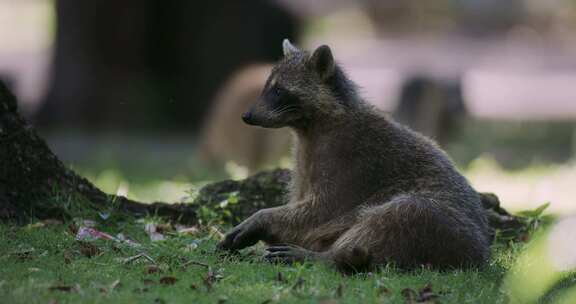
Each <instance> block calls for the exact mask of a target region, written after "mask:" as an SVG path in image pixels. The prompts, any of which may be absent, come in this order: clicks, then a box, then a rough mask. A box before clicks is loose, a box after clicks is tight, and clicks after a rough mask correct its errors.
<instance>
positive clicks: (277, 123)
mask: <svg viewBox="0 0 576 304" xmlns="http://www.w3.org/2000/svg"><path fill="white" fill-rule="evenodd" d="M273 77H274V75H272V76H271V78H270V79H269V80H268V82H267V84H266V87H265V88H264V91H263V92H262V95H261V96H260V98H259V100H258V101H257V102H256V104H255V105H254V106H252V107H251V108H250V110H248V111H247V112H246V113H244V114H243V115H242V119H243V120H244V122H245V123H247V124H249V125H255V126H261V127H264V128H281V127H290V126H295V125H296V124H298V123H299V122H300V121H301V120H302V119H303V118H304V107H303V103H302V102H301V100H300V98H299V97H298V96H297V95H296V94H295V93H293V92H290V91H289V90H288V89H286V88H285V87H284V86H282V85H281V84H280V83H279V82H276V81H275V80H274V79H273Z"/></svg>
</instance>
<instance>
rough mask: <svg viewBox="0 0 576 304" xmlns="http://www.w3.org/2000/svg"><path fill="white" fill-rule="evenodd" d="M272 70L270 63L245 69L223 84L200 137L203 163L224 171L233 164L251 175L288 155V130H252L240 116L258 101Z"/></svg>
mask: <svg viewBox="0 0 576 304" xmlns="http://www.w3.org/2000/svg"><path fill="white" fill-rule="evenodd" d="M271 70H272V65H269V64H254V65H250V66H246V67H244V68H242V69H240V70H239V71H238V72H236V73H234V74H233V75H232V77H231V78H230V79H229V80H228V81H227V82H225V83H224V85H223V86H222V88H221V89H220V90H219V93H218V94H217V96H216V98H215V100H214V101H213V102H212V109H211V111H210V113H209V114H208V116H207V119H206V120H205V123H204V126H203V128H202V132H201V135H200V145H199V149H198V152H199V157H200V160H201V161H202V162H203V163H205V164H206V165H208V166H210V167H213V168H215V169H223V168H224V166H225V165H226V163H227V162H233V163H236V164H237V165H240V166H243V167H246V168H247V169H248V170H249V171H250V172H254V171H257V170H259V169H262V168H263V167H266V166H269V165H277V164H278V162H279V161H280V159H281V158H282V157H283V156H288V152H289V147H290V142H291V137H290V134H289V131H288V130H286V129H264V128H254V127H250V126H248V125H246V124H245V123H243V122H242V120H241V116H242V113H243V112H244V111H246V109H247V108H248V107H249V106H250V105H252V104H254V103H255V102H256V100H258V97H259V96H260V93H261V92H262V88H263V87H264V84H265V82H266V79H267V77H268V75H269V74H270V71H271Z"/></svg>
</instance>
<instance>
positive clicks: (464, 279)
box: [0, 221, 518, 303]
mask: <svg viewBox="0 0 576 304" xmlns="http://www.w3.org/2000/svg"><path fill="white" fill-rule="evenodd" d="M98 229H101V230H104V231H107V232H109V233H111V234H113V235H115V234H116V233H119V232H122V233H124V234H125V235H126V236H127V237H129V238H130V239H133V240H135V241H137V242H139V243H141V244H142V246H141V247H139V248H132V247H129V246H127V245H115V243H114V242H111V241H101V240H99V241H96V242H94V243H93V244H94V245H95V246H96V247H97V248H98V249H99V254H98V255H96V256H94V257H87V256H85V255H84V254H82V252H81V251H80V244H79V243H78V242H76V241H75V239H74V236H73V234H72V233H70V232H68V229H67V228H66V225H51V226H45V227H36V228H34V227H15V226H9V225H6V224H3V225H0V243H1V244H2V245H1V246H0V265H2V267H0V299H1V300H0V302H2V303H219V302H220V303H222V302H226V303H296V302H297V303H302V302H303V303H332V302H334V303H336V302H338V303H404V302H405V297H404V295H403V294H402V293H403V292H402V291H403V290H404V289H406V288H410V289H412V290H414V291H415V292H416V293H418V291H419V290H421V289H422V288H423V287H424V286H425V285H426V284H431V287H432V292H433V294H434V295H436V296H437V298H436V300H437V301H438V302H441V303H505V302H506V297H505V294H504V293H503V292H502V291H501V285H502V280H503V277H504V275H505V273H506V271H507V270H508V268H509V267H510V266H511V265H512V263H513V260H514V257H515V255H516V254H515V253H513V252H517V251H518V250H512V249H507V250H504V249H500V250H494V252H495V253H494V256H493V258H492V260H491V262H490V265H489V266H488V267H487V268H486V269H484V270H481V271H478V270H471V271H448V272H437V271H431V270H426V269H419V270H415V271H412V272H401V271H399V270H397V269H394V268H392V267H385V268H383V269H381V270H380V271H378V272H375V273H372V274H362V275H356V276H347V277H346V276H342V275H340V274H339V273H337V272H335V271H333V270H332V269H329V268H327V267H325V266H323V265H294V266H286V265H272V264H268V263H265V262H263V261H260V260H259V258H258V257H259V252H258V250H260V249H259V248H256V249H248V250H246V251H245V252H243V254H242V256H241V257H234V258H229V257H228V258H225V257H221V256H218V255H217V254H215V253H214V244H215V242H216V241H215V240H214V239H213V238H211V237H209V236H207V234H206V233H200V234H199V235H193V236H189V235H188V236H185V235H176V234H173V235H169V237H168V238H167V240H165V241H159V242H150V241H149V240H148V237H147V235H146V234H145V233H144V230H143V224H141V223H133V222H131V221H127V222H126V223H124V224H122V223H120V224H116V225H114V226H113V227H106V226H102V225H100V226H99V227H98ZM193 242H199V246H198V248H196V249H193V250H188V251H187V250H185V248H186V247H187V245H188V244H191V243H193ZM140 252H145V253H146V254H147V255H149V256H150V257H151V258H152V259H153V260H154V262H155V263H156V265H157V268H158V272H155V273H148V272H149V271H148V269H149V268H150V267H151V266H150V265H152V262H150V261H148V260H147V259H145V258H141V259H138V260H136V261H134V262H130V263H126V261H125V259H126V258H129V257H132V256H135V255H137V254H138V253H140ZM190 261H194V262H200V263H205V264H207V265H209V266H210V268H211V269H212V272H213V274H214V275H213V276H212V277H213V278H214V277H216V279H215V282H213V283H211V288H210V290H209V288H208V286H207V284H206V283H205V282H204V281H205V278H206V277H207V274H208V269H207V268H206V267H204V266H200V265H196V264H189V265H187V266H183V265H185V264H186V263H188V262H190ZM279 273H281V276H282V280H278V276H279V275H278V274H279ZM165 277H174V278H176V279H177V281H176V282H175V283H174V284H173V285H169V284H162V283H160V280H161V279H162V278H165ZM117 280H119V284H117V286H115V287H114V288H113V289H111V288H110V286H111V285H112V284H114V282H116V281H117ZM302 280H303V281H302ZM208 285H210V284H208ZM339 286H340V287H339ZM53 287H66V288H68V287H70V288H71V289H72V290H71V291H61V290H54V288H53ZM51 288H52V289H51ZM404 293H405V294H406V293H408V292H407V291H404ZM56 301H57V302H56Z"/></svg>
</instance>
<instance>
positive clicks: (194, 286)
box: [190, 284, 198, 290]
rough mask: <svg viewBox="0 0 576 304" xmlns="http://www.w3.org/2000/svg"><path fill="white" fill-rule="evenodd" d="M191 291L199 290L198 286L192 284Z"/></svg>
mask: <svg viewBox="0 0 576 304" xmlns="http://www.w3.org/2000/svg"><path fill="white" fill-rule="evenodd" d="M190 289H192V290H198V286H196V284H190Z"/></svg>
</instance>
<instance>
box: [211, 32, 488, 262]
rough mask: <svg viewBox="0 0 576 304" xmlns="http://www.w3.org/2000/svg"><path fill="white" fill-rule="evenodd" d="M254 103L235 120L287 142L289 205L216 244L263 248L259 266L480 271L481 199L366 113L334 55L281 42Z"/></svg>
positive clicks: (440, 160) (426, 148)
mask: <svg viewBox="0 0 576 304" xmlns="http://www.w3.org/2000/svg"><path fill="white" fill-rule="evenodd" d="M283 49H284V57H283V58H282V59H281V60H280V61H279V62H278V63H277V64H276V65H275V67H274V68H273V70H272V72H271V75H270V76H269V78H268V80H267V82H266V84H265V86H264V89H263V92H262V94H261V96H260V98H259V101H258V102H257V103H256V104H255V105H253V106H252V107H251V108H250V109H249V111H247V112H246V113H244V114H243V115H242V119H243V120H244V122H246V123H247V124H249V125H254V126H260V127H264V128H281V127H287V128H289V129H291V130H292V131H293V134H294V137H295V144H294V153H293V154H294V156H293V157H294V170H293V177H292V185H291V187H290V192H289V202H288V203H287V204H286V205H283V206H280V207H275V208H269V209H263V210H260V211H258V212H256V213H255V214H253V215H252V216H250V217H249V218H248V219H246V220H244V221H243V222H242V223H240V224H239V225H238V226H236V227H235V228H233V229H232V230H231V231H230V232H228V234H227V235H226V236H225V238H224V239H223V240H222V241H221V242H220V243H219V244H218V245H217V246H218V248H220V249H222V250H238V249H242V248H245V247H248V246H252V245H254V244H256V243H257V242H258V241H263V242H265V243H266V244H268V245H269V247H268V248H267V252H266V254H265V256H264V258H265V259H267V260H270V261H275V262H287V263H290V262H295V261H321V262H324V263H327V264H330V265H333V266H334V267H335V268H336V269H338V270H340V271H342V272H344V273H349V272H358V271H367V270H372V269H374V268H376V267H378V266H380V265H384V264H388V263H392V264H394V265H397V266H398V267H401V268H408V269H410V268H415V267H421V266H422V265H426V266H429V267H433V268H437V269H447V268H464V267H480V266H482V265H483V264H485V262H486V261H487V260H488V258H489V253H490V251H489V245H490V241H489V228H488V223H487V218H486V214H485V211H484V209H483V208H482V205H481V201H480V197H479V195H478V194H477V192H476V191H475V190H474V189H473V188H472V187H471V186H470V185H469V183H468V181H467V180H466V179H465V178H464V177H463V176H462V175H461V174H459V173H458V171H457V170H456V169H455V167H454V165H453V163H452V162H451V160H450V159H449V157H448V156H447V155H446V154H445V153H444V152H443V151H442V150H441V149H440V148H439V147H438V146H437V145H436V144H435V143H434V142H433V141H431V140H429V139H427V138H426V137H424V136H422V135H420V134H418V133H416V132H414V131H412V130H410V129H409V128H407V127H405V126H402V125H400V124H398V123H396V122H395V121H393V120H392V119H391V118H390V117H388V116H387V115H386V114H384V113H380V112H379V111H378V110H377V109H375V108H374V107H373V106H371V105H370V104H369V103H367V102H365V101H364V100H363V99H362V97H361V96H360V95H359V93H358V89H357V87H356V85H355V84H354V83H353V82H352V81H351V80H350V79H349V78H348V77H347V76H346V74H345V72H344V71H343V70H342V68H341V67H340V66H339V65H338V64H337V63H336V62H335V60H334V57H333V55H332V51H331V49H330V47H328V46H326V45H323V46H320V47H318V48H317V49H316V50H315V51H314V52H313V53H311V54H310V53H308V52H306V51H302V50H299V49H298V48H296V47H295V46H293V45H292V44H291V43H290V42H289V41H288V40H284V42H283Z"/></svg>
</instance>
